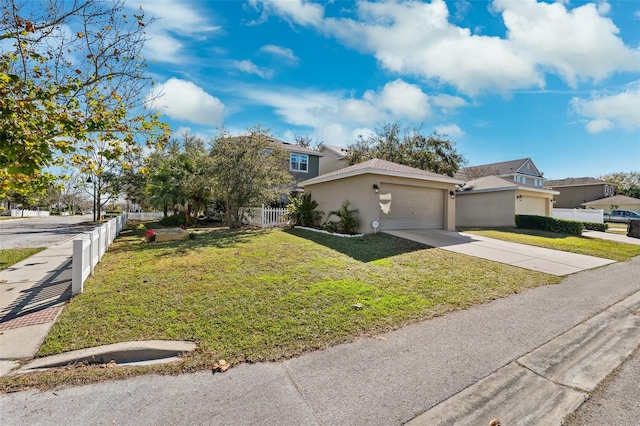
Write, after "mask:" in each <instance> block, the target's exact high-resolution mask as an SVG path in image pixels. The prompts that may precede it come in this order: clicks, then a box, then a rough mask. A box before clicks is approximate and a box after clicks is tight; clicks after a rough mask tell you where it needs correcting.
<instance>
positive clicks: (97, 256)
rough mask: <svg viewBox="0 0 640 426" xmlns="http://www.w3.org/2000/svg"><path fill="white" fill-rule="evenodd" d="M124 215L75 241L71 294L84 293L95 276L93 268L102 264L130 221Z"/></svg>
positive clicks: (125, 214) (126, 215)
mask: <svg viewBox="0 0 640 426" xmlns="http://www.w3.org/2000/svg"><path fill="white" fill-rule="evenodd" d="M128 216H129V215H128V214H127V213H124V214H122V215H120V216H118V217H114V218H113V219H111V220H109V221H108V222H107V223H105V224H104V225H102V226H100V227H99V228H95V229H94V230H93V231H90V232H85V233H84V234H83V235H82V236H81V237H77V238H76V239H74V240H73V258H72V259H73V260H72V263H71V267H72V269H71V294H72V295H74V296H75V295H76V294H80V293H82V290H83V286H84V282H85V281H86V280H87V278H88V277H89V275H92V274H93V268H94V267H95V266H96V265H97V264H98V262H100V260H101V259H102V256H104V254H105V253H106V251H107V249H108V248H109V245H111V243H112V242H113V240H115V239H116V237H117V236H118V235H119V234H120V231H122V228H124V225H125V224H126V223H127V220H128V219H129V217H128Z"/></svg>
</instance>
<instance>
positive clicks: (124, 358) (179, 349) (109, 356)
mask: <svg viewBox="0 0 640 426" xmlns="http://www.w3.org/2000/svg"><path fill="white" fill-rule="evenodd" d="M195 348H196V344H195V343H193V342H185V341H175V340H143V341H134V342H122V343H114V344H111V345H103V346H96V347H94V348H87V349H80V350H77V351H72V352H67V353H63V354H58V355H52V356H48V357H44V358H39V359H36V360H34V361H31V362H29V363H27V364H25V365H24V366H23V367H22V368H20V369H18V370H16V371H13V372H12V373H13V374H21V373H30V372H33V371H37V370H42V369H47V368H55V367H63V366H66V365H69V364H74V363H80V362H81V363H85V364H107V363H110V362H112V361H114V362H115V363H116V364H118V365H120V364H128V365H133V364H138V365H139V364H140V363H143V362H144V363H148V362H151V361H152V362H156V363H159V362H161V361H166V362H171V361H174V360H176V357H178V356H179V355H180V354H182V353H185V352H191V351H193V350H194V349H195Z"/></svg>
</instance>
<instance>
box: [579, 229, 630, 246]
mask: <svg viewBox="0 0 640 426" xmlns="http://www.w3.org/2000/svg"><path fill="white" fill-rule="evenodd" d="M582 236H583V237H589V238H600V239H601V240H609V241H617V242H619V243H627V244H635V245H638V246H640V238H632V237H627V236H626V234H612V233H611V232H600V231H582Z"/></svg>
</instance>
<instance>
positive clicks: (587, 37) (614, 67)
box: [493, 0, 640, 86]
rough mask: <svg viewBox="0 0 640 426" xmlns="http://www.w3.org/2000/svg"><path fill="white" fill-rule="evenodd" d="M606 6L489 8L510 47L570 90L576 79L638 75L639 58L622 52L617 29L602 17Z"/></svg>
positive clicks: (525, 1) (499, 3) (501, 3)
mask: <svg viewBox="0 0 640 426" xmlns="http://www.w3.org/2000/svg"><path fill="white" fill-rule="evenodd" d="M604 4H606V3H601V4H600V5H599V6H596V5H595V4H593V3H589V4H585V5H582V6H580V7H576V8H574V9H572V10H568V9H567V8H566V7H565V6H564V5H562V4H560V3H552V4H549V3H537V2H536V1H535V0H518V1H513V0H494V2H493V5H494V7H495V8H496V9H497V10H499V11H501V12H502V17H503V19H504V22H505V25H506V26H507V29H508V38H509V41H510V42H511V43H512V44H513V46H514V47H515V48H516V49H517V50H518V51H520V52H523V53H524V52H526V54H527V55H529V56H530V60H531V61H532V62H534V63H536V64H537V65H538V67H542V68H545V69H548V70H551V71H554V72H555V73H557V74H558V75H560V76H562V77H563V78H564V79H565V80H566V81H567V83H569V85H571V86H575V85H576V83H577V81H578V80H579V79H588V78H591V79H594V80H601V79H603V78H605V77H607V76H609V75H610V74H612V73H613V72H616V71H634V70H637V67H638V61H639V60H640V54H639V52H638V51H633V50H631V49H630V48H628V47H627V46H625V45H624V43H623V41H622V39H620V37H618V33H619V32H620V31H619V29H618V28H617V27H616V26H615V24H614V23H613V22H612V21H611V19H609V18H607V17H605V16H602V15H601V14H602V13H604V12H607V9H608V6H604Z"/></svg>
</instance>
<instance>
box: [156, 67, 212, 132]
mask: <svg viewBox="0 0 640 426" xmlns="http://www.w3.org/2000/svg"><path fill="white" fill-rule="evenodd" d="M146 103H147V107H148V108H151V109H155V110H157V111H160V112H162V113H163V114H165V115H167V116H168V117H171V118H173V119H176V120H181V121H186V122H190V123H197V124H205V125H212V126H219V125H221V124H222V123H223V120H224V104H223V103H222V102H221V101H220V99H218V98H216V97H215V96H212V95H210V94H208V93H207V92H205V91H204V90H203V89H202V88H201V87H199V86H197V85H195V84H193V83H192V82H190V81H186V80H180V79H177V78H170V79H169V80H167V81H166V82H165V83H164V84H160V85H157V86H155V87H154V88H153V90H152V91H151V92H150V93H149V95H147V99H146Z"/></svg>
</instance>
